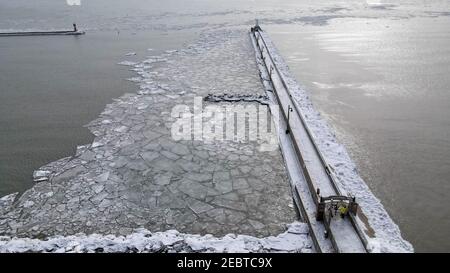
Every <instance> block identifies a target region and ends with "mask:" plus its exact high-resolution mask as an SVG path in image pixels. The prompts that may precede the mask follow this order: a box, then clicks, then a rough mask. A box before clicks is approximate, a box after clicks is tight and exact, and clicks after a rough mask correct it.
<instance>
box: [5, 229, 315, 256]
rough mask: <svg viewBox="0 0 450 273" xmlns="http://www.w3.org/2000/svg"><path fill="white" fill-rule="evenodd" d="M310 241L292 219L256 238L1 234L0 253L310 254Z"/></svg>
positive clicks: (139, 233) (140, 233)
mask: <svg viewBox="0 0 450 273" xmlns="http://www.w3.org/2000/svg"><path fill="white" fill-rule="evenodd" d="M312 251H313V249H312V242H311V240H310V238H309V236H308V226H307V225H306V224H304V223H299V222H294V223H292V224H289V225H288V229H287V231H285V232H283V233H281V234H279V235H278V236H269V237H265V238H256V237H252V236H247V235H235V234H228V235H225V236H223V237H221V238H218V237H214V236H212V235H205V236H200V235H193V234H184V233H179V232H178V231H176V230H168V231H165V232H156V233H151V232H150V231H148V230H146V229H138V230H136V232H134V233H132V234H130V235H127V236H114V235H99V234H91V235H85V234H77V235H72V236H54V237H50V238H47V239H46V240H39V239H30V238H11V237H5V236H3V237H0V253H23V252H39V253H61V252H64V253H94V252H105V253H116V252H133V253H156V252H165V253H171V252H209V253H211V252H220V253H227V252H232V253H246V252H253V253H265V252H282V253H309V252H312Z"/></svg>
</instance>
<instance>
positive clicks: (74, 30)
mask: <svg viewBox="0 0 450 273" xmlns="http://www.w3.org/2000/svg"><path fill="white" fill-rule="evenodd" d="M77 31H78V30H77V24H75V23H74V24H73V32H77Z"/></svg>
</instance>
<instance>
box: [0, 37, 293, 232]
mask: <svg viewBox="0 0 450 273" xmlns="http://www.w3.org/2000/svg"><path fill="white" fill-rule="evenodd" d="M127 64H129V63H127ZM129 65H131V64H129ZM132 67H133V70H134V71H135V72H136V73H137V74H139V76H140V78H141V81H140V82H139V83H138V85H139V91H138V92H137V94H125V95H123V96H122V97H120V98H118V99H116V100H115V101H114V102H113V103H112V104H109V105H107V106H106V109H105V110H104V111H103V113H102V114H101V115H100V117H99V118H98V119H96V120H94V121H92V122H91V123H90V124H89V125H88V128H89V129H90V130H91V132H92V133H93V134H94V135H95V136H96V137H95V140H94V142H93V143H92V144H89V145H83V146H79V147H78V149H77V152H76V155H75V156H74V157H69V158H64V159H61V160H58V161H56V162H53V163H50V164H49V165H47V166H44V167H42V168H41V169H40V170H39V171H38V172H36V173H35V175H36V177H35V179H36V181H42V182H40V183H38V184H36V185H35V186H34V187H33V188H32V189H30V190H28V191H26V192H25V193H24V194H23V195H22V196H21V197H20V198H19V200H18V201H17V202H15V204H14V205H13V206H12V207H10V208H8V209H7V212H6V213H4V214H2V215H1V216H0V234H3V235H8V236H19V237H26V236H28V237H36V238H46V237H48V236H53V235H73V234H76V233H79V232H83V233H86V234H93V233H100V234H116V235H127V234H131V233H132V232H133V231H134V230H136V229H137V228H146V229H148V230H150V231H152V232H156V231H164V230H169V229H176V230H178V231H180V232H185V233H196V234H213V235H215V236H222V235H225V234H228V233H237V234H247V235H252V236H259V237H262V236H269V235H277V234H279V233H280V232H282V231H284V230H285V225H286V223H291V222H293V221H294V220H295V219H296V215H295V212H294V209H293V206H292V203H291V202H292V197H291V194H290V186H289V182H288V177H287V174H286V171H285V169H284V165H283V160H282V157H281V154H280V151H279V150H278V149H276V150H275V151H270V152H263V151H260V150H259V149H258V148H259V146H260V145H259V144H260V143H257V142H255V141H243V142H241V143H238V142H231V141H228V142H226V141H216V142H212V143H204V142H199V141H178V142H175V141H174V140H173V139H172V138H171V135H170V128H171V125H172V123H173V119H172V118H171V117H170V110H171V109H172V107H173V106H175V105H177V104H187V105H192V103H193V97H194V96H201V97H204V96H205V95H207V94H208V93H213V94H224V93H228V94H255V95H263V94H264V91H263V87H262V84H261V82H260V79H259V77H258V72H257V68H256V63H255V60H254V53H253V49H252V46H251V43H250V40H249V38H248V35H247V30H246V29H238V30H230V29H228V30H227V29H224V30H223V31H217V30H216V31H214V32H205V33H204V34H203V35H201V37H200V39H199V41H198V42H196V43H195V44H192V45H190V46H188V47H186V48H185V49H182V50H179V51H170V52H166V53H164V54H162V55H161V56H158V57H152V58H150V59H147V60H144V61H142V62H140V63H137V64H134V65H132Z"/></svg>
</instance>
